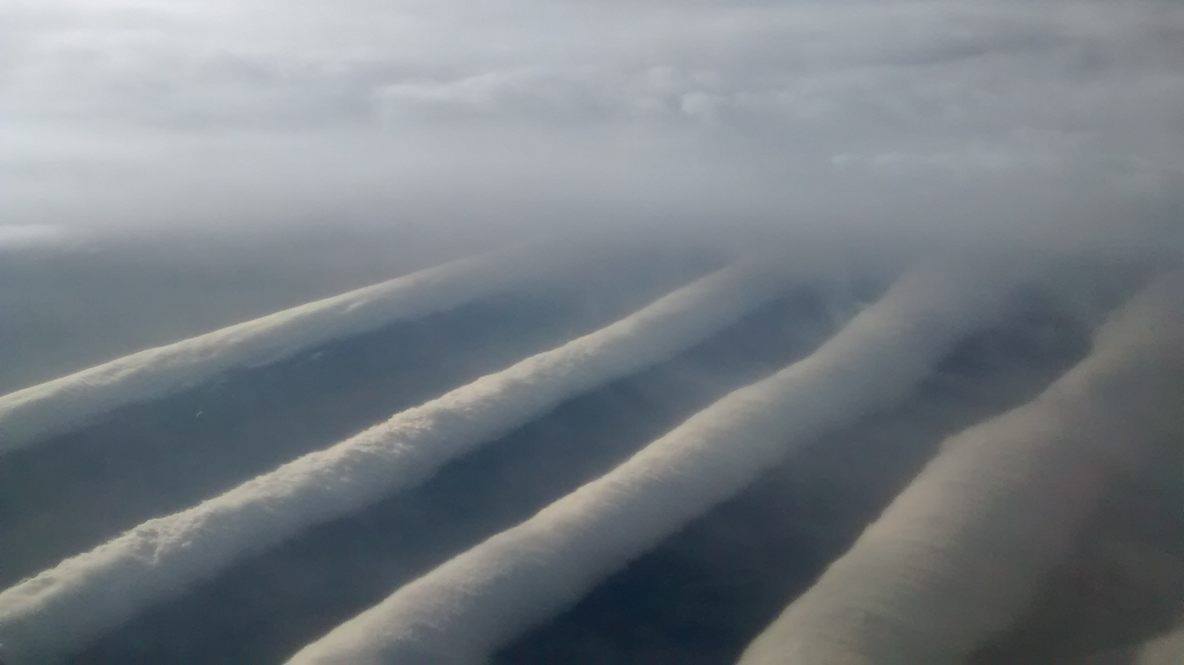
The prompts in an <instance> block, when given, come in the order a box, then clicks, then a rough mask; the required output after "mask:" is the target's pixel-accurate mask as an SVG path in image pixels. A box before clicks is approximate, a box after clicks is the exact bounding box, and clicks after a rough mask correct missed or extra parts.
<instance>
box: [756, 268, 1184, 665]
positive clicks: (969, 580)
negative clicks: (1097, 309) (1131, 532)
mask: <svg viewBox="0 0 1184 665" xmlns="http://www.w3.org/2000/svg"><path fill="white" fill-rule="evenodd" d="M1182 347H1184V273H1175V274H1171V275H1168V276H1166V277H1163V278H1161V279H1160V280H1158V281H1157V282H1156V283H1154V284H1153V285H1152V286H1150V287H1148V288H1147V289H1146V290H1145V291H1144V292H1143V293H1141V294H1140V295H1138V296H1136V297H1135V298H1134V299H1133V301H1132V302H1131V303H1130V304H1129V305H1127V306H1126V307H1125V308H1123V310H1122V311H1120V312H1119V313H1118V314H1116V315H1115V316H1114V317H1113V319H1112V320H1111V321H1109V322H1108V323H1107V324H1106V325H1105V326H1103V327H1102V329H1101V330H1100V331H1099V333H1098V335H1097V340H1096V345H1095V349H1094V351H1093V352H1092V353H1091V355H1090V356H1089V357H1088V358H1087V359H1086V360H1084V361H1083V362H1081V363H1080V364H1079V365H1078V366H1076V367H1075V368H1073V369H1072V370H1071V371H1069V372H1068V373H1066V374H1065V375H1064V376H1063V377H1061V378H1060V379H1058V380H1057V381H1056V382H1055V383H1054V384H1053V385H1052V386H1050V387H1049V388H1048V389H1047V390H1046V391H1045V392H1044V393H1042V394H1041V395H1040V396H1039V397H1038V398H1037V399H1036V400H1034V401H1033V402H1030V403H1029V404H1026V405H1024V406H1023V407H1020V408H1018V409H1015V410H1013V411H1011V412H1008V413H1006V414H1003V415H1001V416H998V417H996V418H993V419H991V420H988V421H986V422H984V423H981V424H979V425H977V426H975V427H972V428H971V429H969V430H967V431H965V432H963V433H961V434H959V435H957V436H955V437H953V438H952V439H950V440H949V441H947V442H946V444H945V448H946V450H945V452H944V453H943V454H941V455H939V456H938V457H937V458H936V459H935V460H934V461H933V462H931V463H930V465H929V466H928V468H926V469H925V471H924V472H923V473H922V474H921V475H920V476H919V477H918V478H917V479H916V480H915V481H914V482H913V483H912V485H911V486H909V488H908V489H906V490H905V491H904V492H903V493H902V494H901V495H900V496H899V497H897V499H896V500H895V501H894V502H893V504H892V505H891V506H890V507H889V508H888V509H887V510H886V512H885V513H884V515H883V516H882V517H881V518H880V519H879V520H878V521H876V522H875V523H873V524H872V525H871V526H870V527H868V529H867V530H866V531H865V532H864V533H863V535H862V536H861V537H860V538H859V540H858V541H857V542H856V543H855V545H854V546H853V547H852V549H851V550H850V551H849V552H847V553H846V554H845V555H844V556H842V557H841V558H839V559H838V560H837V561H835V562H834V563H833V564H832V565H831V566H830V568H829V569H828V570H827V571H826V573H825V574H824V575H823V576H822V578H821V579H820V580H819V581H818V583H817V584H815V585H814V587H813V588H811V589H810V590H809V591H808V592H806V593H805V594H804V595H802V596H801V597H800V598H798V599H797V600H796V601H795V602H794V603H793V604H791V605H790V606H789V608H788V609H786V611H785V612H784V613H783V614H782V615H781V616H780V617H779V618H778V619H777V620H776V621H775V622H774V623H773V624H772V625H771V626H770V627H769V628H768V629H766V630H765V632H764V633H762V634H761V636H760V637H759V638H757V640H756V641H755V642H753V644H752V645H751V646H750V647H749V648H748V650H747V651H746V652H745V654H744V657H743V658H742V661H741V662H742V663H745V664H746V665H749V664H751V665H765V664H769V665H771V664H774V663H797V662H801V663H869V664H870V663H901V664H905V663H930V662H933V663H936V662H959V661H961V660H964V659H966V658H968V657H969V656H970V655H971V654H972V652H973V651H974V649H975V648H976V647H979V646H982V645H983V644H984V643H985V642H986V640H987V639H989V638H990V637H992V636H993V635H995V634H998V633H999V632H1001V631H1002V630H1004V629H1006V628H1007V627H1008V625H1009V623H1010V622H1011V621H1014V620H1015V619H1016V618H1017V617H1018V616H1019V614H1020V612H1021V611H1022V610H1023V608H1024V603H1025V602H1026V601H1027V600H1029V599H1030V598H1031V597H1032V596H1033V594H1034V593H1035V592H1036V589H1038V584H1039V581H1040V579H1041V575H1042V574H1044V573H1046V572H1047V571H1048V569H1049V568H1050V566H1051V565H1052V564H1053V563H1055V562H1056V561H1057V560H1058V557H1060V556H1062V555H1063V554H1064V553H1065V551H1066V549H1067V548H1068V547H1069V546H1070V545H1071V537H1072V536H1073V535H1074V533H1075V532H1076V527H1077V526H1078V525H1079V524H1080V523H1081V522H1082V520H1083V519H1085V517H1087V516H1088V515H1089V512H1090V508H1091V507H1092V506H1093V504H1094V501H1096V500H1097V498H1098V497H1099V496H1100V495H1101V493H1102V491H1103V489H1104V487H1105V482H1104V480H1105V477H1106V475H1107V474H1108V473H1112V472H1113V469H1114V467H1115V466H1118V465H1122V464H1129V463H1130V460H1131V459H1132V456H1136V457H1137V456H1141V455H1142V454H1143V453H1144V451H1145V449H1146V446H1148V445H1149V444H1153V443H1157V442H1163V441H1164V439H1165V438H1168V437H1174V436H1177V435H1178V433H1179V428H1180V425H1181V414H1180V410H1179V404H1180V399H1181V394H1180V379H1181V377H1182V376H1184V356H1181V354H1180V349H1181V348H1182Z"/></svg>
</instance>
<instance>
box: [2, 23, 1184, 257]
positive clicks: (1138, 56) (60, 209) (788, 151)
mask: <svg viewBox="0 0 1184 665" xmlns="http://www.w3.org/2000/svg"><path fill="white" fill-rule="evenodd" d="M2 11H3V15H0V25H2V26H3V27H2V28H0V31H2V32H0V43H3V44H4V49H5V52H4V55H5V57H4V58H3V59H0V62H3V64H2V65H0V86H2V87H0V90H2V91H3V93H4V94H3V95H0V99H3V100H4V101H3V102H2V104H0V110H3V112H4V113H5V117H6V118H7V119H8V122H7V123H6V125H5V128H4V129H3V130H0V141H3V142H4V144H5V145H6V150H5V151H4V157H3V158H2V159H3V161H0V169H3V172H4V173H5V176H6V181H7V182H8V183H9V192H8V195H6V197H5V200H4V202H3V203H0V213H3V217H4V218H5V219H6V220H11V221H12V223H17V224H37V223H45V222H50V223H67V224H87V225H95V224H101V225H102V224H106V225H110V224H116V225H119V224H123V225H126V224H131V225H140V226H160V225H165V226H169V225H199V224H200V225H202V226H207V225H214V226H217V225H221V224H243V223H261V222H264V221H269V222H278V221H290V220H292V219H309V218H317V217H318V216H322V215H323V216H327V217H329V218H331V219H335V220H342V219H354V218H368V219H384V220H389V219H392V218H393V219H397V220H399V221H401V222H408V221H417V222H424V221H431V222H442V221H445V220H447V221H457V220H462V219H465V218H469V219H478V220H480V221H481V222H482V223H484V224H493V223H497V224H504V225H508V226H513V225H520V224H523V223H526V222H530V223H533V224H536V225H542V226H556V225H558V226H564V225H568V224H573V225H579V224H586V223H588V222H590V221H592V220H597V219H599V220H604V219H617V220H620V219H623V218H629V219H632V220H637V219H646V220H650V221H654V220H662V221H663V222H665V223H670V221H671V220H675V219H678V220H681V223H691V222H693V221H698V222H701V223H709V224H714V223H718V221H719V220H718V219H715V218H716V217H717V216H720V215H727V216H728V218H729V219H731V220H732V221H733V222H735V221H737V220H743V221H747V222H759V223H762V224H774V225H790V226H796V227H800V226H814V227H818V226H830V225H833V224H835V223H836V222H841V223H842V224H844V225H855V226H858V227H860V228H861V229H864V230H865V231H871V230H874V229H877V228H879V227H881V226H882V225H883V224H885V223H889V222H890V223H891V224H892V225H893V230H894V231H895V232H897V233H903V232H906V231H908V230H912V231H913V234H912V236H911V237H912V238H913V240H914V241H919V240H920V238H921V235H920V234H921V233H922V232H923V233H924V234H927V235H931V234H935V233H955V234H956V233H965V232H967V230H968V229H969V230H972V231H974V232H975V233H976V234H978V235H979V236H980V237H979V238H978V239H979V240H982V239H983V237H984V236H986V235H990V234H992V233H993V232H997V231H998V230H1000V229H1006V230H1008V231H1009V232H1014V231H1016V230H1025V231H1028V230H1031V229H1033V228H1045V227H1049V226H1052V227H1057V228H1061V227H1063V226H1064V225H1070V226H1073V227H1074V228H1076V229H1078V230H1083V231H1084V230H1087V229H1095V228H1097V227H1099V226H1109V225H1113V224H1117V225H1121V226H1122V227H1124V228H1125V231H1126V233H1127V234H1128V235H1129V234H1133V233H1134V231H1133V227H1135V226H1138V227H1139V228H1140V229H1144V230H1142V231H1140V233H1162V232H1163V229H1162V227H1161V226H1160V225H1161V224H1162V222H1163V215H1165V214H1167V212H1168V211H1170V210H1173V209H1174V208H1175V207H1177V206H1178V205H1179V204H1180V198H1179V191H1181V189H1182V188H1181V184H1182V179H1184V172H1182V171H1181V169H1180V164H1179V160H1178V159H1177V155H1179V154H1180V153H1181V152H1182V151H1184V144H1181V140H1182V139H1181V138H1180V137H1181V136H1184V131H1181V130H1184V126H1182V125H1181V122H1182V121H1181V120H1180V116H1179V114H1178V113H1177V112H1176V109H1178V108H1180V107H1181V106H1184V74H1181V72H1184V52H1181V49H1180V48H1179V46H1178V45H1179V44H1180V43H1181V41H1184V39H1181V38H1182V36H1184V12H1182V11H1181V9H1180V7H1178V6H1177V5H1175V4H1174V3H1170V2H1157V1H1147V0H1141V1H1136V2H1129V3H1120V4H1115V3H1111V2H1104V1H1101V0H1090V1H1087V2H1072V3H1070V2H1047V3H1039V4H1031V3H1020V2H1000V3H992V4H991V5H989V6H987V5H983V4H982V3H975V2H963V1H959V2H950V3H942V4H940V5H935V4H933V3H927V2H912V1H901V2H890V3H883V2H863V1H857V2H844V3H840V4H835V3H829V2H794V3H756V2H750V3H716V2H699V3H693V4H686V3H680V4H678V5H672V4H670V3H665V2H643V3H632V4H630V5H628V6H625V5H621V4H619V3H608V4H604V3H601V4H598V5H597V6H586V5H583V4H580V3H570V2H559V3H555V2H540V1H538V0H516V1H515V2H510V3H463V4H461V3H455V2H442V3H425V2H420V1H418V0H403V1H401V2H394V3H375V2H372V1H371V0H348V1H347V2H345V3H337V4H334V5H333V6H332V8H330V7H329V6H327V5H323V4H320V3H313V4H308V5H301V6H299V7H292V6H290V5H289V4H287V3H276V2H260V3H252V4H250V5H244V4H242V3H232V2H226V1H224V0H219V1H216V2H207V3H188V2H186V3H175V2H170V3H164V2H130V1H122V0H121V1H120V2H107V3H102V5H95V4H94V3H87V2H82V1H80V0H53V1H51V2H39V3H16V4H9V5H8V6H7V7H6V8H5V9H4V10H2ZM622 164H628V174H627V176H626V175H623V173H622V170H621V168H620V166H621V165H622ZM1003 193H1008V194H1009V195H1007V196H1003V195H1002V194H1003ZM177 202H181V204H180V205H177ZM704 220H711V221H709V222H707V221H704ZM1147 227H1154V230H1153V231H1147V230H1145V229H1146V228H1147ZM1086 235H1088V234H1086Z"/></svg>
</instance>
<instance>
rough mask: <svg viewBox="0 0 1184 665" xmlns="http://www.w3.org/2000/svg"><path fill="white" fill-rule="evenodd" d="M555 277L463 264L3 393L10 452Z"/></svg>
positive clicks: (531, 265)
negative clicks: (107, 415)
mask: <svg viewBox="0 0 1184 665" xmlns="http://www.w3.org/2000/svg"><path fill="white" fill-rule="evenodd" d="M554 268H555V266H553V265H552V266H551V269H552V270H553V269H554ZM546 273H547V266H546V264H545V263H539V262H538V260H537V259H534V258H533V257H532V260H531V261H524V260H523V258H522V256H521V252H518V253H515V252H509V253H503V254H502V255H490V256H484V257H480V258H476V259H465V260H459V261H455V262H452V263H449V264H446V265H442V266H438V267H436V268H431V269H428V270H423V271H420V272H417V273H414V274H411V275H406V276H403V277H399V278H396V279H392V280H390V281H387V282H382V283H380V284H374V285H372V286H368V287H365V288H362V289H358V290H356V291H350V292H349V293H344V294H341V295H339V296H334V297H331V298H326V299H324V300H318V301H315V302H311V303H307V304H305V305H301V306H299V307H293V308H291V309H287V310H283V311H281V312H276V313H274V314H270V315H268V316H264V317H261V318H258V319H255V320H252V321H245V322H242V323H238V324H235V325H233V326H229V327H227V328H223V329H221V330H215V331H213V332H209V333H206V334H204V335H200V336H198V337H193V338H190V339H186V340H182V341H179V342H174V343H172V344H169V345H167V346H161V347H157V348H153V349H146V350H144V351H139V352H137V353H134V354H132V355H129V356H124V357H122V358H118V359H116V360H113V361H111V362H108V363H104V364H102V365H99V366H97V367H92V368H90V369H86V370H83V371H81V372H77V373H74V374H71V375H69V376H64V377H62V378H59V379H55V380H53V381H49V382H46V383H42V384H39V385H36V386H32V387H29V388H25V389H23V390H18V391H16V392H14V393H10V394H8V395H3V396H0V453H3V452H4V451H6V450H13V449H16V448H20V447H23V446H26V445H30V444H31V443H34V442H36V441H38V440H40V439H43V438H45V437H47V436H49V435H51V434H56V433H58V432H61V431H64V430H66V429H69V428H71V427H75V426H77V425H79V424H80V423H82V422H84V421H86V420H87V419H88V418H91V417H94V416H95V415H98V414H101V413H103V412H105V411H110V410H112V409H116V408H119V407H121V406H125V405H127V404H129V403H133V402H136V401H140V400H144V399H148V398H155V397H160V396H163V395H167V394H170V393H172V392H175V391H178V390H181V389H183V388H185V387H188V386H192V385H195V384H197V383H200V382H202V381H204V380H208V379H209V378H211V377H214V376H217V375H218V374H219V373H221V372H224V371H226V370H229V369H231V368H234V367H243V366H250V365H260V364H264V363H268V362H272V361H275V360H278V359H281V358H284V357H287V356H289V355H292V354H294V353H297V352H299V351H301V350H303V349H307V348H310V347H313V346H316V345H318V344H323V343H325V342H327V341H330V340H333V339H337V338H341V337H347V336H350V335H357V334H361V333H364V332H367V331H369V330H372V329H374V328H377V327H379V326H382V325H384V324H386V323H390V322H391V321H398V320H401V319H409V318H415V317H422V316H426V315H428V314H431V313H432V312H438V311H442V310H446V309H449V308H452V307H455V306H457V305H460V304H462V303H465V302H468V301H472V300H476V299H478V298H481V297H482V296H486V295H489V294H492V293H496V292H497V291H499V290H504V289H509V288H513V287H514V286H515V285H517V286H522V285H523V284H525V283H526V282H527V281H528V280H530V279H539V278H540V277H541V276H543V275H545V274H546Z"/></svg>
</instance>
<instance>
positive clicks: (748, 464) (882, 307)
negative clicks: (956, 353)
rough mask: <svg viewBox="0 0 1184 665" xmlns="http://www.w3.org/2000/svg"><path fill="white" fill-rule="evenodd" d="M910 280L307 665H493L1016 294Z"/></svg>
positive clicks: (905, 380) (355, 625)
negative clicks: (807, 352) (497, 653)
mask: <svg viewBox="0 0 1184 665" xmlns="http://www.w3.org/2000/svg"><path fill="white" fill-rule="evenodd" d="M971 273H972V271H964V272H963V274H962V275H960V276H954V275H950V274H947V273H944V272H942V271H939V270H935V269H932V268H930V269H921V270H919V271H917V272H915V273H912V274H909V275H906V276H905V277H904V278H902V279H901V281H900V282H899V283H898V284H896V285H895V286H893V287H892V289H891V290H890V291H889V292H888V293H887V294H886V295H885V296H884V297H883V298H882V299H881V300H880V301H879V302H878V303H876V304H875V305H873V306H871V307H870V308H868V309H866V310H865V311H863V312H861V313H860V314H858V315H857V316H856V317H855V318H854V319H853V320H852V321H851V322H850V323H849V324H848V325H847V326H846V327H844V328H843V330H842V331H840V332H839V333H838V334H837V335H836V336H835V337H834V338H832V339H831V340H829V341H828V342H827V343H826V344H824V345H823V346H822V347H821V348H820V349H818V350H817V351H816V352H815V353H813V354H812V355H811V356H809V357H808V358H806V359H804V360H801V361H799V362H797V363H794V364H792V365H790V366H789V367H787V368H785V369H783V370H781V371H780V372H778V373H777V374H775V375H773V376H772V377H770V378H767V379H764V380H762V381H759V382H757V383H755V384H753V385H751V386H748V387H745V388H742V389H740V390H737V391H735V392H733V393H731V394H729V395H727V396H726V397H724V398H723V399H721V400H719V401H717V402H716V403H715V404H713V405H711V406H709V407H708V408H707V409H705V410H703V411H701V412H699V413H698V414H696V415H695V416H693V417H691V418H690V419H689V420H687V421H686V422H684V423H683V424H682V425H680V426H678V427H677V428H675V429H674V430H672V431H670V432H669V433H667V434H666V435H664V436H662V437H661V438H659V439H657V440H656V441H654V442H653V443H651V444H650V445H649V446H647V447H646V448H645V449H643V450H642V451H641V452H639V453H638V454H636V455H634V456H633V457H632V458H630V459H629V460H628V461H627V462H625V463H624V464H622V465H621V466H619V467H617V468H616V469H614V470H613V471H611V472H610V473H608V474H606V475H605V476H603V477H601V478H599V479H597V480H595V481H593V482H591V483H589V484H587V485H585V486H583V487H581V488H579V489H577V490H576V491H575V492H573V493H571V494H569V495H568V496H566V497H564V498H562V499H560V500H558V501H556V502H555V503H553V504H551V505H550V506H548V507H547V508H546V509H544V510H543V511H541V512H539V513H538V514H536V515H535V516H534V517H532V518H531V519H529V520H527V521H526V522H523V523H522V524H520V525H518V526H516V527H514V528H512V529H509V530H507V531H505V532H502V533H501V534H498V535H497V536H494V537H493V538H491V539H489V540H487V541H485V542H484V543H481V544H480V545H477V546H476V547H474V548H472V549H470V550H469V551H467V552H465V553H463V554H461V555H460V556H458V557H456V558H454V559H452V560H450V561H448V562H446V563H444V564H443V565H441V566H440V567H438V568H436V569H435V570H433V571H432V572H430V573H428V574H427V575H425V576H423V577H421V578H419V579H418V580H415V581H413V582H411V583H409V584H407V585H406V586H404V587H402V588H401V589H399V590H397V591H396V592H394V593H393V594H392V595H391V596H389V597H388V598H387V599H386V600H384V601H382V602H381V603H379V604H378V605H376V606H374V607H373V608H371V609H369V610H367V611H365V612H363V613H362V614H360V615H358V616H357V617H355V618H354V619H351V620H350V621H348V622H346V623H344V624H342V625H341V626H339V627H338V628H336V629H334V630H333V631H332V632H330V633H329V634H328V635H326V636H325V637H323V638H321V639H320V640H319V641H317V642H314V643H313V644H311V645H309V646H307V647H305V648H304V649H303V650H301V651H300V652H299V653H298V654H296V656H295V657H294V658H293V662H298V663H386V662H441V663H445V662H480V661H482V660H483V659H485V658H487V657H488V656H490V655H491V654H492V652H493V651H494V650H496V649H497V648H498V647H499V646H501V645H503V644H504V643H505V642H506V641H508V640H510V639H511V638H513V637H515V636H516V635H518V634H519V633H521V632H522V631H523V630H526V629H527V628H529V627H531V626H533V625H535V624H537V623H538V622H540V621H542V620H544V619H546V618H547V617H548V616H550V615H552V614H554V613H555V612H557V611H559V610H561V609H562V608H563V607H565V606H566V605H568V604H570V603H572V602H574V601H575V600H576V599H578V598H579V597H580V596H581V595H582V594H583V593H585V592H586V591H587V590H588V589H589V588H590V587H591V586H592V585H594V584H595V583H597V582H599V581H600V580H602V579H603V578H604V577H606V576H607V575H609V574H610V573H612V572H613V571H615V570H617V569H618V568H620V567H621V566H623V565H624V564H625V563H627V562H628V561H629V560H630V559H633V558H635V557H636V556H638V555H639V554H641V553H643V552H644V551H646V550H647V549H649V548H651V547H653V546H654V545H655V544H657V543H658V542H660V541H661V540H662V539H663V538H665V537H667V536H669V535H670V534H671V533H673V532H674V531H676V530H677V529H678V528H679V527H680V526H682V525H684V524H686V523H687V522H688V521H689V520H691V519H692V518H694V517H695V516H697V515H699V514H701V513H703V512H704V511H705V510H707V509H708V508H710V507H711V506H713V505H715V504H717V503H719V502H720V501H723V500H724V499H726V498H728V497H729V496H731V495H732V494H734V493H736V492H737V491H739V490H740V489H742V488H743V487H744V486H745V485H747V484H748V483H750V482H752V480H753V479H754V478H755V477H756V476H757V474H759V473H760V472H761V471H762V470H765V469H767V468H768V467H769V466H771V465H773V464H775V463H776V462H777V461H779V460H780V459H782V458H783V457H784V456H785V455H786V454H788V453H790V452H791V451H792V450H793V449H794V448H796V447H798V446H801V445H804V444H806V443H808V442H809V441H810V439H811V437H814V436H817V435H818V434H820V433H822V432H823V431H825V430H826V429H827V428H829V427H834V426H837V425H840V424H842V423H845V422H849V421H851V420H854V419H856V418H859V417H860V416H862V415H865V414H867V413H868V412H871V411H874V410H876V409H878V408H883V407H886V406H888V405H891V404H892V403H894V402H895V401H896V400H897V399H899V398H900V397H901V396H902V395H905V394H907V393H908V392H909V391H910V390H911V389H912V388H913V387H914V385H915V384H916V383H917V382H919V381H920V380H922V379H923V378H924V377H925V375H926V374H927V373H928V371H929V370H930V369H931V368H932V366H933V365H934V364H936V363H937V362H939V361H940V360H941V358H942V357H943V356H944V354H945V353H946V352H947V351H948V350H949V349H951V348H952V347H953V345H954V344H956V343H957V342H958V341H959V340H960V339H961V338H962V337H963V336H965V335H968V334H970V333H972V332H973V331H974V330H975V329H976V328H978V327H979V326H982V325H985V324H986V323H988V322H989V321H990V320H991V318H992V317H994V316H997V315H999V314H1000V313H1001V309H1002V307H1003V306H1004V302H1005V301H1006V295H1007V293H1008V288H1007V287H1006V286H1005V285H1003V284H997V285H996V286H995V287H993V288H982V287H980V286H979V285H978V283H977V282H978V280H977V279H975V278H974V277H973V276H972V274H971Z"/></svg>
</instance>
